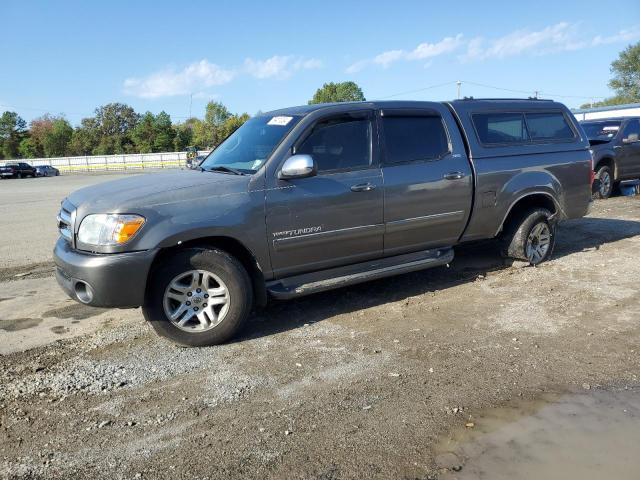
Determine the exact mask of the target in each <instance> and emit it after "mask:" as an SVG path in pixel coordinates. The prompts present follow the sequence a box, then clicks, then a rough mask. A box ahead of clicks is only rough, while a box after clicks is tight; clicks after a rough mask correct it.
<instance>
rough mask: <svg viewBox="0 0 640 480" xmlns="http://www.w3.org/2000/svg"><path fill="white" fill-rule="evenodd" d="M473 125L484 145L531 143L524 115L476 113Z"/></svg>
mask: <svg viewBox="0 0 640 480" xmlns="http://www.w3.org/2000/svg"><path fill="white" fill-rule="evenodd" d="M473 124H474V126H475V129H476V132H477V134H478V138H479V139H480V142H482V143H484V144H489V145H500V144H506V145H508V144H515V143H525V142H528V141H529V135H528V134H527V125H526V123H525V120H524V114H522V113H476V114H474V115H473Z"/></svg>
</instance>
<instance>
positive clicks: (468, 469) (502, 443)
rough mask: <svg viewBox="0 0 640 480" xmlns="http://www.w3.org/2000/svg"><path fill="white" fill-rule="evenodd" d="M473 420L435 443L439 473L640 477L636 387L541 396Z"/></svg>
mask: <svg viewBox="0 0 640 480" xmlns="http://www.w3.org/2000/svg"><path fill="white" fill-rule="evenodd" d="M471 421H472V422H474V424H475V426H474V428H473V429H469V428H463V429H461V430H458V431H454V432H453V433H452V434H451V436H450V438H448V439H446V440H444V441H443V442H441V443H440V445H439V446H438V448H437V457H436V459H437V460H440V466H442V467H443V468H448V469H450V471H449V472H447V473H446V474H445V476H444V477H443V478H451V479H458V480H468V479H473V480H481V479H487V480H507V479H509V480H513V479H516V478H517V479H518V480H533V479H535V480H540V479H546V480H552V479H562V480H578V479H579V480H596V479H597V480H602V479H604V478H607V479H609V478H610V479H616V480H638V479H640V390H623V391H590V392H589V393H584V394H573V395H565V396H560V397H546V398H544V399H542V400H539V401H535V402H528V403H523V404H521V405H518V406H516V407H510V408H501V409H496V410H492V411H489V412H487V413H485V414H484V415H482V416H479V417H477V418H475V419H473V420H471ZM456 470H459V471H456Z"/></svg>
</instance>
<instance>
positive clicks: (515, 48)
mask: <svg viewBox="0 0 640 480" xmlns="http://www.w3.org/2000/svg"><path fill="white" fill-rule="evenodd" d="M586 45H587V44H586V42H585V41H584V40H581V39H580V37H579V36H578V28H577V25H575V24H570V23H567V22H560V23H557V24H555V25H551V26H548V27H546V28H544V29H542V30H537V31H531V30H526V29H525V30H516V31H514V32H512V33H509V34H507V35H505V36H503V37H499V38H496V39H493V40H488V41H487V40H485V39H484V38H482V37H478V38H474V39H472V40H471V41H470V42H469V43H468V45H467V53H466V55H464V57H463V59H464V60H485V59H487V58H499V59H502V58H506V57H512V56H516V55H523V54H531V55H544V54H548V53H555V52H562V51H571V50H578V49H580V48H584V47H585V46H586Z"/></svg>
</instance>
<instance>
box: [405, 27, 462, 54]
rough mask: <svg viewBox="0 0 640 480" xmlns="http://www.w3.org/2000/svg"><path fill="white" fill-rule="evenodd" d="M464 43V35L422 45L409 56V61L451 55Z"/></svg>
mask: <svg viewBox="0 0 640 480" xmlns="http://www.w3.org/2000/svg"><path fill="white" fill-rule="evenodd" d="M462 43H463V40H462V34H461V33H459V34H458V35H456V36H455V37H445V38H443V39H442V40H440V41H439V42H437V43H421V44H420V45H418V46H417V47H416V48H414V49H413V51H412V52H409V53H408V54H407V56H406V57H407V60H424V59H425V58H433V57H437V56H438V55H444V54H445V53H450V52H453V51H454V50H456V49H457V48H458V47H460V46H461V45H462Z"/></svg>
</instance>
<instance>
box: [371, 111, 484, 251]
mask: <svg viewBox="0 0 640 480" xmlns="http://www.w3.org/2000/svg"><path fill="white" fill-rule="evenodd" d="M379 122H380V125H381V132H382V134H381V138H382V145H383V156H382V173H383V176H384V222H385V235H384V252H385V254H396V253H403V252H409V251H417V250H421V249H425V248H429V247H438V246H450V245H453V244H455V243H456V242H457V241H458V238H459V237H460V235H462V232H463V231H464V228H465V226H466V224H467V220H468V219H469V215H470V212H471V204H472V196H473V172H472V169H471V164H470V162H469V159H468V158H467V155H466V152H465V149H464V144H463V141H462V138H461V136H460V133H459V131H458V128H457V126H456V123H455V121H454V119H453V117H452V116H451V114H450V112H449V111H448V110H447V109H446V107H444V106H443V105H440V104H434V106H433V108H432V109H431V108H429V109H383V110H382V111H381V112H380V116H379Z"/></svg>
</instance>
